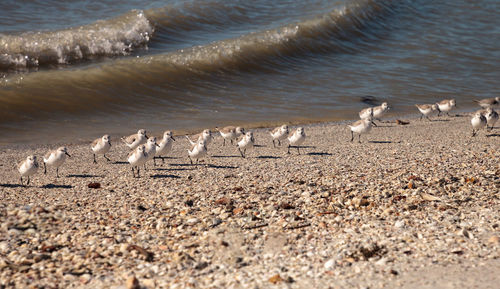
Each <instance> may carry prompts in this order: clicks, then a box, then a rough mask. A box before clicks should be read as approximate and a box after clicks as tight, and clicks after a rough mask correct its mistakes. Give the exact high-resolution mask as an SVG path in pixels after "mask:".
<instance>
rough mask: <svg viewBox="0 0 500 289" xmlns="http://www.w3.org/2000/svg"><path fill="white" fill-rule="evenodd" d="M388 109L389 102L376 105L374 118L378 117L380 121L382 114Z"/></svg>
mask: <svg viewBox="0 0 500 289" xmlns="http://www.w3.org/2000/svg"><path fill="white" fill-rule="evenodd" d="M388 110H389V106H388V105H387V102H383V103H382V104H381V105H379V106H375V107H374V108H373V119H377V120H379V121H380V118H381V117H382V115H384V114H385V113H386V112H387V111H388Z"/></svg>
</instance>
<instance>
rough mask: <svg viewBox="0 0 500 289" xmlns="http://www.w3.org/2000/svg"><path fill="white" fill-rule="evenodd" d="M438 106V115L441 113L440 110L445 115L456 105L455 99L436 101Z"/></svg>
mask: <svg viewBox="0 0 500 289" xmlns="http://www.w3.org/2000/svg"><path fill="white" fill-rule="evenodd" d="M436 105H437V108H438V116H440V115H441V112H446V115H448V116H449V115H450V114H449V112H450V110H451V109H452V108H453V107H456V106H457V103H456V101H455V99H444V100H441V101H440V102H438V103H436Z"/></svg>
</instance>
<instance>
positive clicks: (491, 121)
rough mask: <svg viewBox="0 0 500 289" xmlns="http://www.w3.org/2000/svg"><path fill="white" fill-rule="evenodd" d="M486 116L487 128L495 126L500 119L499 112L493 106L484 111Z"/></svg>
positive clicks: (490, 128)
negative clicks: (499, 118) (499, 117)
mask: <svg viewBox="0 0 500 289" xmlns="http://www.w3.org/2000/svg"><path fill="white" fill-rule="evenodd" d="M483 115H484V117H486V129H488V126H489V130H492V129H493V127H494V126H495V123H496V122H497V121H498V113H497V112H496V111H494V110H493V109H492V108H491V107H488V108H487V109H486V110H485V111H484V114H483Z"/></svg>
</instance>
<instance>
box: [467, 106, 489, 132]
mask: <svg viewBox="0 0 500 289" xmlns="http://www.w3.org/2000/svg"><path fill="white" fill-rule="evenodd" d="M470 123H471V124H472V136H473V137H474V136H476V134H477V132H478V131H479V130H480V129H482V128H483V127H485V126H486V124H487V123H488V122H487V120H486V117H485V116H484V115H483V114H482V113H481V111H477V112H476V113H474V115H473V116H472V119H471V120H470Z"/></svg>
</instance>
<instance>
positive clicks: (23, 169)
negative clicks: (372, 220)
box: [18, 97, 500, 185]
mask: <svg viewBox="0 0 500 289" xmlns="http://www.w3.org/2000/svg"><path fill="white" fill-rule="evenodd" d="M476 102H477V103H478V104H479V105H480V106H481V107H482V108H483V109H481V110H479V111H477V112H475V113H474V114H473V116H472V119H471V124H472V136H475V135H476V134H477V132H478V131H479V130H480V129H482V128H484V127H486V128H487V129H488V128H489V129H492V128H493V126H494V125H495V123H496V122H497V121H498V113H497V112H496V111H495V110H493V108H494V107H498V106H500V97H495V98H487V99H482V100H478V101H476ZM416 107H417V108H418V110H419V111H420V113H421V114H422V115H421V117H420V119H422V118H423V117H426V118H427V119H429V120H430V118H429V116H430V115H431V114H433V113H435V112H438V116H439V115H440V114H441V112H444V113H447V114H448V113H449V112H450V111H451V109H453V108H454V107H456V102H455V100H454V99H445V100H443V101H440V102H438V103H436V104H416ZM388 110H389V106H388V104H387V103H386V102H384V103H382V105H380V106H375V107H369V108H365V109H363V110H361V111H360V112H359V117H360V120H358V121H356V122H354V123H353V124H351V125H349V128H350V129H351V142H352V141H353V140H354V134H355V133H356V134H358V142H361V135H362V134H366V133H368V132H369V131H370V130H371V127H372V125H374V126H376V124H375V122H374V120H380V118H381V117H382V116H383V115H384V114H385V113H386V112H387V111H388ZM216 130H217V131H218V132H219V133H220V135H221V136H222V138H223V140H224V142H223V145H224V146H225V145H226V140H227V141H229V142H230V143H231V144H233V141H237V142H236V146H237V148H238V151H239V153H240V154H241V157H243V158H245V155H246V151H247V150H248V149H251V148H253V147H254V145H255V138H254V136H253V133H252V132H251V131H248V132H246V131H245V129H244V128H242V127H234V126H228V127H224V128H221V129H219V128H216ZM270 135H271V138H272V142H273V146H274V147H276V142H277V143H278V146H281V142H282V141H285V140H288V151H287V153H290V148H292V147H294V148H296V149H297V152H298V153H299V154H300V145H301V144H302V143H304V141H305V139H306V134H305V131H304V128H303V127H298V128H297V129H296V130H295V131H294V132H293V133H291V134H290V131H289V128H288V126H287V125H286V124H284V125H282V126H280V127H277V128H275V129H273V130H272V131H271V132H270ZM186 138H187V139H188V141H189V143H190V144H191V148H190V149H188V157H189V160H190V162H191V164H193V159H195V160H196V162H197V163H198V161H199V159H201V158H203V157H205V156H206V155H207V145H208V144H210V143H211V141H212V132H211V131H210V130H209V129H205V130H203V131H202V132H201V133H199V134H197V135H194V136H192V137H191V138H190V137H189V136H187V135H186ZM238 139H239V140H238ZM121 140H122V142H123V143H124V144H125V145H126V146H128V147H129V148H130V149H131V152H130V153H129V154H128V156H127V161H128V162H129V163H130V165H131V166H132V175H133V176H134V177H140V175H139V170H140V166H142V165H144V166H145V164H146V162H148V161H150V160H153V162H154V164H155V165H156V159H162V162H164V157H163V156H165V155H167V154H168V153H169V152H170V151H171V149H172V145H173V142H174V141H175V138H174V136H173V135H172V132H171V131H165V132H164V134H163V138H162V139H161V141H160V143H157V139H156V137H148V136H147V135H146V130H144V129H140V130H139V131H138V132H137V133H136V134H133V135H130V136H128V137H123V138H121ZM90 148H91V150H92V152H93V154H94V163H97V160H96V155H103V157H104V158H105V159H106V160H108V161H110V159H109V158H108V157H107V156H106V153H108V152H109V150H110V148H111V140H110V136H109V135H104V136H102V137H101V138H98V139H96V140H94V141H93V142H92V144H91V146H90ZM66 157H71V156H70V155H69V153H68V151H67V149H66V147H60V148H58V149H56V150H53V151H49V152H48V153H47V154H45V156H44V157H43V166H44V174H46V173H47V166H49V167H55V169H56V177H59V167H60V166H61V165H62V164H63V163H64V161H65V160H66ZM18 171H19V173H20V174H21V185H23V177H26V178H27V183H26V184H29V182H30V176H32V175H34V174H35V173H36V172H37V171H38V162H37V158H36V156H34V155H30V156H28V157H27V158H26V159H25V160H24V161H22V162H21V163H20V164H19V166H18ZM136 172H137V174H136Z"/></svg>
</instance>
